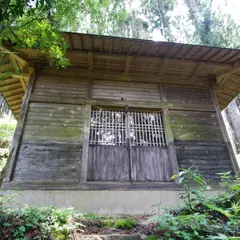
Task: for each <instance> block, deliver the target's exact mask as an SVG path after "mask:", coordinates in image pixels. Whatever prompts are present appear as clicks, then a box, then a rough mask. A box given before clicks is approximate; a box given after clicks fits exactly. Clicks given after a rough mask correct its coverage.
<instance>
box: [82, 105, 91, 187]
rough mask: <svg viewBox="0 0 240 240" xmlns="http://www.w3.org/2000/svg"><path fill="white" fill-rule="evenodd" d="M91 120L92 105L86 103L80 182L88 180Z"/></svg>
mask: <svg viewBox="0 0 240 240" xmlns="http://www.w3.org/2000/svg"><path fill="white" fill-rule="evenodd" d="M90 121H91V105H90V104H86V109H85V123H84V133H83V146H82V161H81V174H80V182H81V183H85V182H87V165H88V149H89V135H90V134H89V133H90Z"/></svg>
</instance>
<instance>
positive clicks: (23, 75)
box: [12, 73, 30, 79]
mask: <svg viewBox="0 0 240 240" xmlns="http://www.w3.org/2000/svg"><path fill="white" fill-rule="evenodd" d="M12 77H13V78H23V79H29V77H30V73H21V74H12Z"/></svg>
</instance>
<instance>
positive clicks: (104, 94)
mask: <svg viewBox="0 0 240 240" xmlns="http://www.w3.org/2000/svg"><path fill="white" fill-rule="evenodd" d="M93 98H103V99H115V100H121V99H125V100H140V101H157V102H158V101H159V99H160V93H159V89H158V85H157V84H147V83H133V82H116V81H114V82H113V81H94V83H93Z"/></svg>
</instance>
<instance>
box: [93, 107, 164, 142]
mask: <svg viewBox="0 0 240 240" xmlns="http://www.w3.org/2000/svg"><path fill="white" fill-rule="evenodd" d="M127 118H128V121H127ZM127 122H128V124H129V125H130V126H129V128H128V129H130V143H131V145H132V146H154V147H165V146H166V145H167V144H166V137H165V130H164V125H163V117H162V113H161V112H156V113H154V112H140V111H130V112H129V113H128V114H126V113H125V112H124V111H119V110H103V109H100V110H99V109H93V110H92V111H91V123H90V142H89V143H90V144H92V145H122V146H125V145H126V124H127Z"/></svg>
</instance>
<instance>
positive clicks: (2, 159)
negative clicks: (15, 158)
mask: <svg viewBox="0 0 240 240" xmlns="http://www.w3.org/2000/svg"><path fill="white" fill-rule="evenodd" d="M15 128H16V121H14V120H9V119H8V118H7V117H5V118H0V185H1V180H2V178H3V176H2V172H3V169H4V167H5V165H6V163H7V160H8V157H9V150H10V145H11V142H12V138H13V134H14V131H15Z"/></svg>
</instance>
